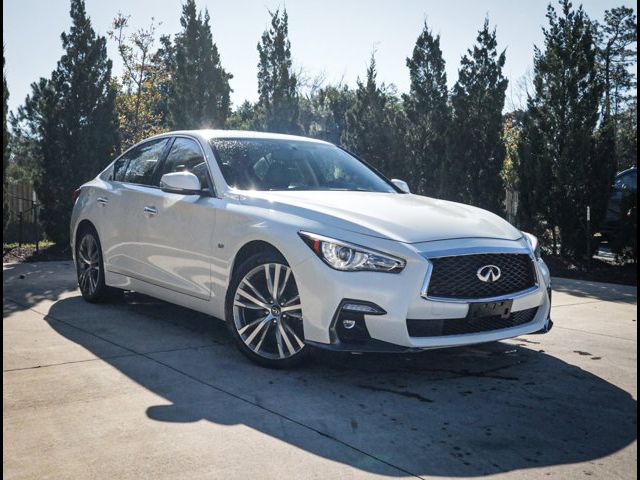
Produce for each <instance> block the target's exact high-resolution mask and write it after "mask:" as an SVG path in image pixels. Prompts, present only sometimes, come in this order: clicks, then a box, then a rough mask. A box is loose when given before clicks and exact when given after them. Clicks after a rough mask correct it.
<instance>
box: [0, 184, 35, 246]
mask: <svg viewBox="0 0 640 480" xmlns="http://www.w3.org/2000/svg"><path fill="white" fill-rule="evenodd" d="M5 188H6V191H5V195H6V199H7V212H6V214H7V215H8V217H9V218H7V219H4V222H7V223H6V226H5V228H4V231H3V239H2V240H3V243H35V242H37V241H39V240H42V229H41V228H40V226H39V224H38V207H39V204H38V199H37V197H36V192H35V190H34V189H33V185H31V184H30V183H26V182H17V183H9V184H7V185H6V186H5ZM4 222H3V223H4Z"/></svg>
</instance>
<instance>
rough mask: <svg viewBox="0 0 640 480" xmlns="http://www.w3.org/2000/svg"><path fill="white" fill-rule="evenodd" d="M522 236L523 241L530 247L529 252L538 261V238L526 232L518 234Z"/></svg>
mask: <svg viewBox="0 0 640 480" xmlns="http://www.w3.org/2000/svg"><path fill="white" fill-rule="evenodd" d="M520 233H522V235H523V236H524V239H525V240H526V241H527V243H528V244H529V247H531V251H533V254H534V256H535V257H536V258H537V259H538V260H540V243H539V242H538V238H537V237H536V236H535V235H531V234H530V233H527V232H520Z"/></svg>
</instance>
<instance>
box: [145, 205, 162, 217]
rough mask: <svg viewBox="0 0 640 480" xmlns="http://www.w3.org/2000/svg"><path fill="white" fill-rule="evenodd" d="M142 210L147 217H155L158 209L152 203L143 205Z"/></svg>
mask: <svg viewBox="0 0 640 480" xmlns="http://www.w3.org/2000/svg"><path fill="white" fill-rule="evenodd" d="M143 211H144V214H145V216H147V217H155V216H156V215H157V214H158V209H157V208H156V207H154V206H153V205H145V206H144V209H143Z"/></svg>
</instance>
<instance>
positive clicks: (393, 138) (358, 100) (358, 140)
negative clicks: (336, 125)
mask: <svg viewBox="0 0 640 480" xmlns="http://www.w3.org/2000/svg"><path fill="white" fill-rule="evenodd" d="M376 76H377V71H376V60H375V57H374V55H371V60H370V62H369V66H368V67H367V78H366V81H364V82H362V81H361V80H360V79H358V82H357V83H358V88H357V90H356V97H355V101H354V103H353V105H352V106H351V108H350V109H349V110H348V111H347V113H346V130H345V132H344V135H343V139H342V143H343V144H344V145H345V146H346V147H347V148H348V149H350V150H352V151H353V152H354V153H356V154H357V155H359V156H361V157H362V158H363V159H364V160H366V161H367V162H369V163H370V164H372V165H373V166H374V167H375V168H377V169H378V170H380V171H381V172H382V173H384V174H385V175H387V176H393V175H394V174H396V173H398V172H402V171H403V165H401V164H400V163H399V162H397V161H396V160H397V159H398V158H403V157H402V155H399V154H398V149H399V146H400V145H401V144H402V143H403V142H402V140H401V139H399V138H398V135H397V132H401V131H402V127H400V124H401V113H400V109H399V103H398V101H397V99H396V98H395V97H394V96H393V95H391V94H389V93H388V92H387V91H386V90H387V89H386V87H385V86H384V84H383V85H381V86H378V84H377V80H376Z"/></svg>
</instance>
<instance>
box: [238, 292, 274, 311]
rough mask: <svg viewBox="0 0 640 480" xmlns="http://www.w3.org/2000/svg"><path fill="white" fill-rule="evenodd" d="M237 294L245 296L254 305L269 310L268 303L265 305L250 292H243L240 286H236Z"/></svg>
mask: <svg viewBox="0 0 640 480" xmlns="http://www.w3.org/2000/svg"><path fill="white" fill-rule="evenodd" d="M238 295H241V296H243V297H244V298H246V299H247V300H249V301H251V302H253V303H254V304H256V305H259V306H260V307H262V308H264V309H265V310H269V305H267V304H266V303H264V302H261V301H260V300H258V299H257V298H256V297H254V296H253V295H251V294H250V293H247V292H245V291H244V290H242V289H241V288H238Z"/></svg>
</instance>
